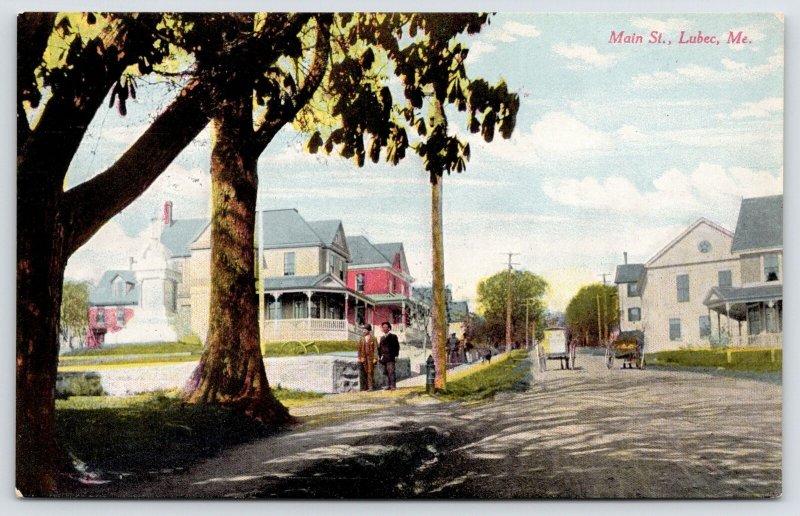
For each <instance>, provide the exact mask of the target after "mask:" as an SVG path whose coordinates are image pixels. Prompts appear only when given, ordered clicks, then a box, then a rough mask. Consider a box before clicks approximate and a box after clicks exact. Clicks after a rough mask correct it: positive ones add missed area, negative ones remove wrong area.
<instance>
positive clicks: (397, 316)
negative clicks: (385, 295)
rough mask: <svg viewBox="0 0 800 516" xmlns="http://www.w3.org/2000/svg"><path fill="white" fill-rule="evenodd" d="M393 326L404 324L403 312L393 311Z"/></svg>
mask: <svg viewBox="0 0 800 516" xmlns="http://www.w3.org/2000/svg"><path fill="white" fill-rule="evenodd" d="M392 324H403V312H402V311H401V310H392Z"/></svg>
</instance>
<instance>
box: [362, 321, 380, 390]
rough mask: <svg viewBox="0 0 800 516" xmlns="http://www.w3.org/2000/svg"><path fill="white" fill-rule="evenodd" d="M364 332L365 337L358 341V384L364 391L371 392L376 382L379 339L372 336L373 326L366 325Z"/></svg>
mask: <svg viewBox="0 0 800 516" xmlns="http://www.w3.org/2000/svg"><path fill="white" fill-rule="evenodd" d="M362 330H363V332H364V335H363V336H362V337H361V339H359V341H358V383H359V386H360V387H361V390H362V391H371V390H372V387H373V384H374V381H375V380H374V378H375V363H376V362H377V361H378V356H377V354H376V347H377V344H378V339H376V338H375V336H374V335H372V325H371V324H365V325H364V327H363V328H362Z"/></svg>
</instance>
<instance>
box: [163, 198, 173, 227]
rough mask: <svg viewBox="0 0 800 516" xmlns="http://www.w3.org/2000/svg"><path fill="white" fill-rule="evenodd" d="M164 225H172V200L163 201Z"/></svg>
mask: <svg viewBox="0 0 800 516" xmlns="http://www.w3.org/2000/svg"><path fill="white" fill-rule="evenodd" d="M164 225H165V226H171V225H172V201H167V202H165V203H164Z"/></svg>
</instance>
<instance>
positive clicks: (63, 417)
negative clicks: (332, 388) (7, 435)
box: [56, 389, 322, 475]
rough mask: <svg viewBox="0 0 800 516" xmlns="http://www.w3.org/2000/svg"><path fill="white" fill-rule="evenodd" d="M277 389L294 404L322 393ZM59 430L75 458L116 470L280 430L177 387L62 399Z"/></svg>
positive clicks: (205, 452) (162, 464)
mask: <svg viewBox="0 0 800 516" xmlns="http://www.w3.org/2000/svg"><path fill="white" fill-rule="evenodd" d="M274 392H275V395H276V396H277V398H278V399H279V400H281V401H282V402H284V403H285V404H286V405H289V406H291V405H298V404H302V403H303V402H308V401H310V400H313V399H316V398H319V397H321V396H322V395H320V394H316V393H307V392H301V391H291V390H288V389H275V390H274ZM56 429H57V432H58V438H59V441H60V443H61V444H62V446H64V448H65V449H66V450H67V451H69V452H71V453H72V454H73V455H74V457H75V458H77V459H79V460H80V461H83V462H84V463H86V464H87V465H88V466H89V468H90V469H92V470H99V471H101V472H103V473H108V474H112V475H113V474H122V473H131V474H142V473H147V472H149V471H157V470H162V469H174V468H183V467H186V466H188V465H190V464H192V463H194V462H196V461H198V460H200V459H202V458H205V457H209V456H212V455H214V454H216V453H218V452H219V451H221V450H222V449H224V448H227V447H229V446H233V445H236V444H241V443H244V442H247V441H250V440H252V439H255V438H258V437H264V436H267V435H269V434H270V433H271V432H273V431H274V429H271V428H268V427H265V426H263V425H261V424H259V423H257V422H255V421H253V420H252V419H250V418H248V417H246V416H243V415H240V414H236V413H234V412H232V411H230V410H227V409H223V408H220V407H214V406H204V405H190V404H186V403H183V402H182V400H181V399H180V398H179V397H178V395H177V392H172V391H171V392H161V393H150V394H142V395H138V396H130V397H125V398H112V397H103V396H74V397H71V398H69V399H66V400H57V401H56Z"/></svg>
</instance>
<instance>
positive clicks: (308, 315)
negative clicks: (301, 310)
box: [305, 290, 312, 331]
mask: <svg viewBox="0 0 800 516" xmlns="http://www.w3.org/2000/svg"><path fill="white" fill-rule="evenodd" d="M311 294H312V292H311V291H310V290H306V291H305V295H306V329H307V330H309V331H310V330H311Z"/></svg>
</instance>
